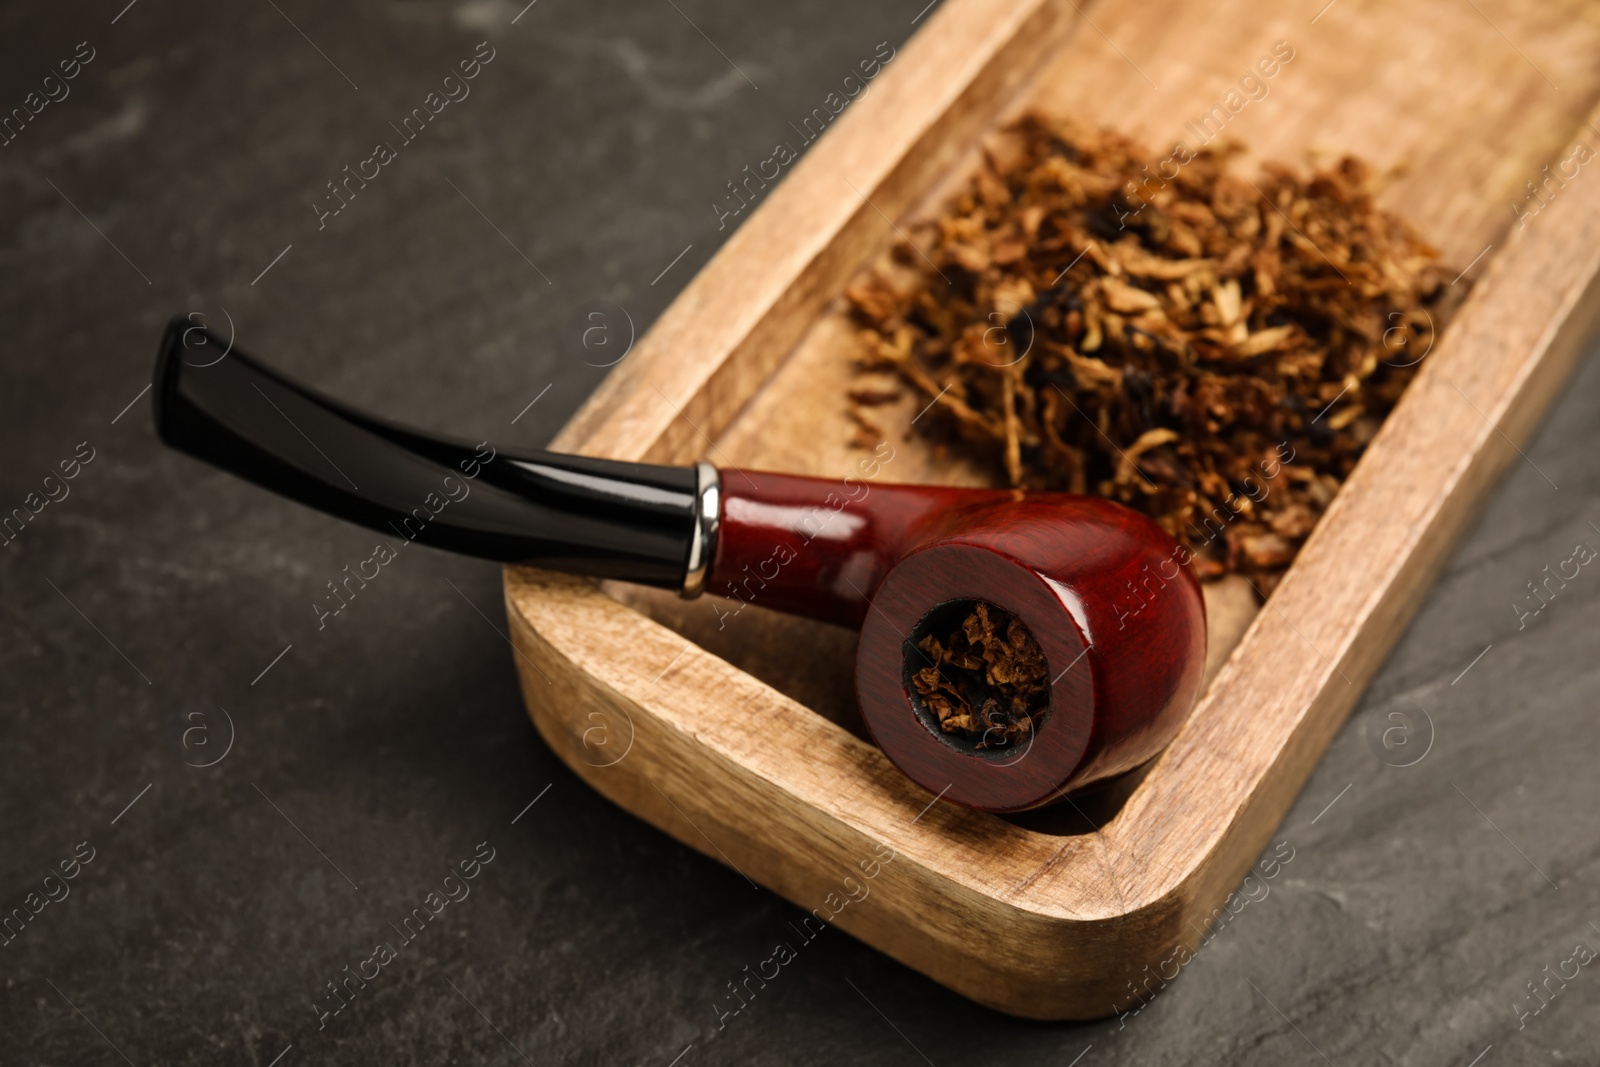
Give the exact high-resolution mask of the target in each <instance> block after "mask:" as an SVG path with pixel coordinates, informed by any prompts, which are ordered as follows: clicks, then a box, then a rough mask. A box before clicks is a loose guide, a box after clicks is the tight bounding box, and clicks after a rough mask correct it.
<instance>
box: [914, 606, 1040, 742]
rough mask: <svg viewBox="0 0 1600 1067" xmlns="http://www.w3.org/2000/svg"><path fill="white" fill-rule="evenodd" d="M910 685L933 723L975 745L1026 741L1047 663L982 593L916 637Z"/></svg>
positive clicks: (1029, 637) (1023, 630)
mask: <svg viewBox="0 0 1600 1067" xmlns="http://www.w3.org/2000/svg"><path fill="white" fill-rule="evenodd" d="M917 648H918V650H920V652H921V654H922V655H921V659H920V660H919V662H921V663H923V664H925V665H924V666H922V667H921V668H920V669H918V670H916V671H915V672H913V673H912V675H911V684H912V687H913V688H915V689H916V691H917V695H918V696H919V697H921V698H922V705H923V707H925V708H927V709H928V711H929V712H931V713H932V714H933V716H934V717H935V718H936V719H937V720H938V723H939V729H941V730H943V731H944V732H945V733H947V734H955V735H956V736H958V737H961V738H963V739H964V740H967V741H971V742H973V744H974V745H975V747H977V748H1000V747H1005V746H1010V745H1018V744H1022V743H1023V742H1025V741H1027V740H1028V739H1029V738H1030V737H1031V736H1032V734H1033V731H1034V729H1035V727H1037V726H1038V725H1039V722H1040V719H1041V718H1042V716H1043V714H1044V711H1045V709H1046V707H1047V705H1048V702H1049V688H1050V686H1049V677H1050V672H1049V667H1048V666H1047V665H1046V663H1045V658H1044V652H1043V651H1042V650H1041V649H1040V648H1039V642H1038V641H1037V640H1036V639H1035V638H1034V636H1033V634H1031V633H1029V632H1028V628H1027V627H1026V626H1024V625H1023V624H1022V621H1021V620H1020V619H1017V618H1015V617H1014V616H1012V615H1010V614H1009V613H1007V612H1005V611H1002V610H1001V609H999V608H997V607H995V606H994V605H993V604H988V603H985V602H984V601H981V600H976V601H973V602H971V605H970V606H969V607H967V609H966V611H965V612H964V613H962V614H960V615H959V616H958V617H957V618H956V619H955V620H954V625H951V626H949V627H936V628H935V630H934V632H931V633H928V634H926V635H925V636H923V638H922V639H921V640H920V641H918V642H917Z"/></svg>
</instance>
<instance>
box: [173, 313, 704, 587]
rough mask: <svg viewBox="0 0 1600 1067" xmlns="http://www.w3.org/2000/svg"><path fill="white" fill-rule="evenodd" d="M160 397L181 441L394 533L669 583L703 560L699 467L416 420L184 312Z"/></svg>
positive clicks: (289, 493) (484, 553)
mask: <svg viewBox="0 0 1600 1067" xmlns="http://www.w3.org/2000/svg"><path fill="white" fill-rule="evenodd" d="M154 402H155V418H156V431H157V433H158V434H159V435H160V437H161V440H162V441H163V442H165V443H166V444H167V445H169V446H171V447H172V448H176V449H179V450H181V451H183V452H187V453H189V454H190V455H191V456H194V457H196V458H198V459H202V460H205V461H206V462H207V463H210V464H213V465H215V466H217V467H221V468H222V469H223V470H226V471H230V472H232V473H233V474H237V475H239V476H240V477H242V478H246V479H248V480H250V481H252V482H255V483H256V484H257V485H259V486H261V487H263V488H265V489H270V490H271V491H273V492H274V493H278V494H280V495H282V496H286V497H289V498H290V499H291V500H297V501H299V502H300V503H302V504H307V505H309V506H311V507H314V508H317V509H318V510H320V511H325V512H327V513H328V514H330V515H336V516H338V517H339V518H341V519H347V520H349V521H350V522H354V523H359V524H360V525H362V526H366V527H368V528H369V529H373V530H377V531H379V532H380V533H382V534H383V535H385V536H386V537H387V538H391V539H393V538H405V539H406V540H410V541H419V542H421V543H423V544H428V545H433V546H434V547H435V548H443V549H446V550H448V551H451V552H460V553H463V554H466V555H469V556H480V557H482V558H484V559H492V560H499V561H501V562H503V563H528V564H532V565H535V566H539V567H547V568H550V569H553V570H562V571H570V572H573V573H577V574H587V575H593V576H595V577H600V578H617V579H622V580H624V581H630V582H639V583H642V584H645V585H655V586H662V587H665V588H669V589H683V588H684V587H685V578H686V576H688V575H689V574H690V572H691V571H692V570H693V569H694V567H700V568H702V569H703V566H704V563H705V562H706V561H705V559H704V552H703V551H700V549H701V548H702V547H703V546H700V545H698V544H697V539H699V538H700V537H701V536H702V534H701V527H700V525H699V523H698V521H697V516H698V515H699V507H700V504H701V499H700V498H701V487H700V485H699V482H700V481H701V480H702V477H703V476H702V475H701V474H700V473H698V472H697V470H696V469H695V468H692V467H682V468H680V467H661V466H653V465H647V464H641V463H624V462H621V461H618V460H605V459H590V458H587V457H583V456H569V455H559V454H556V453H552V452H543V451H528V450H517V451H511V450H507V449H501V448H497V447H496V446H495V445H493V444H492V443H491V442H488V441H485V442H483V443H481V444H478V445H470V444H465V443H462V442H457V441H451V440H448V439H445V438H440V437H432V436H428V435H425V434H421V433H418V432H416V431H414V430H408V429H406V428H404V427H401V426H396V425H394V424H392V423H389V422H387V421H385V420H382V419H378V418H374V417H373V416H371V415H366V414H363V413H361V412H359V411H356V410H354V409H353V408H349V407H346V406H345V405H343V404H340V403H339V402H337V401H335V400H332V399H330V398H328V397H325V396H322V395H321V394H320V393H317V392H316V391H314V390H312V389H310V388H308V387H306V386H304V385H301V384H299V383H297V382H294V381H291V380H290V379H289V378H287V377H285V376H283V375H282V374H279V373H278V372H277V371H274V370H273V369H272V368H270V367H268V366H265V365H264V364H261V363H258V362H257V361H255V360H253V359H251V358H250V357H249V356H246V355H245V354H244V353H243V352H241V351H239V350H238V349H237V348H232V347H231V343H229V342H225V341H223V340H222V339H221V338H219V337H217V336H216V335H215V334H213V333H211V332H210V331H209V330H207V329H205V328H204V327H202V326H198V325H195V324H194V323H193V322H191V321H189V320H187V319H175V320H173V322H172V323H171V324H170V325H169V326H168V327H167V331H166V334H165V336H163V338H162V341H161V353H160V356H159V357H158V358H157V360H156V369H155V389H154ZM691 552H693V554H694V555H695V556H696V557H699V559H698V561H697V562H694V565H693V566H691V562H692V561H691V558H690V557H691Z"/></svg>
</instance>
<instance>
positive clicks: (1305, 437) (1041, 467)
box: [847, 116, 1465, 596]
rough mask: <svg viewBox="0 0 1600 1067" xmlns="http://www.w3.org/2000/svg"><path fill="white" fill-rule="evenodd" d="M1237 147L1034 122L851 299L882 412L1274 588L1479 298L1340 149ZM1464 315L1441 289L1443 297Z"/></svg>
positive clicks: (1009, 138)
mask: <svg viewBox="0 0 1600 1067" xmlns="http://www.w3.org/2000/svg"><path fill="white" fill-rule="evenodd" d="M1236 151H1237V147H1236V146H1226V147H1208V148H1205V149H1202V150H1200V151H1199V152H1197V153H1195V152H1190V151H1189V150H1188V149H1185V148H1182V146H1179V149H1178V150H1177V151H1175V152H1174V153H1173V154H1172V155H1171V156H1170V157H1168V158H1166V159H1162V160H1160V161H1159V162H1157V158H1158V157H1154V156H1151V155H1149V154H1148V153H1146V152H1145V151H1144V150H1142V149H1141V148H1140V147H1139V146H1137V145H1136V144H1134V143H1132V142H1131V141H1129V140H1127V139H1126V138H1123V137H1121V136H1118V135H1116V134H1112V133H1106V132H1094V131H1086V130H1082V129H1079V128H1076V127H1072V126H1066V125H1062V124H1060V123H1055V122H1052V121H1049V120H1046V119H1044V118H1041V117H1039V116H1028V117H1025V118H1023V119H1022V120H1020V121H1019V122H1018V123H1016V124H1015V125H1014V126H1012V127H1010V128H1009V129H1008V130H1007V131H1006V133H1005V136H1004V137H1003V138H1002V140H1001V141H1000V143H999V144H998V145H997V146H996V147H994V148H992V149H991V150H990V151H989V152H988V153H987V155H986V159H985V165H984V166H983V167H982V168H981V169H980V172H979V173H978V174H977V176H976V177H975V178H974V179H973V180H972V181H971V183H970V184H969V186H968V187H967V188H966V190H965V191H964V192H963V193H961V194H960V195H959V196H958V197H956V199H955V200H954V202H953V203H951V204H950V205H949V206H948V208H947V210H946V213H945V214H944V216H943V217H942V218H940V219H938V220H937V222H936V223H934V224H931V225H930V226H929V227H927V228H926V229H925V230H924V231H922V233H921V239H919V240H918V241H917V243H916V244H915V245H913V244H909V243H908V244H902V245H901V246H900V247H899V248H897V249H896V251H895V254H894V262H893V263H891V264H889V265H887V266H885V267H883V268H882V269H879V270H877V271H875V272H873V273H872V274H871V275H869V276H867V277H866V278H864V279H862V280H860V281H858V282H856V283H855V284H853V285H852V286H851V287H850V288H849V290H848V292H847V297H848V300H849V301H850V304H851V306H852V310H853V312H854V314H855V315H856V317H857V318H858V321H859V322H860V323H861V324H862V325H864V326H865V327H866V328H865V329H864V330H863V331H862V338H863V342H864V346H865V352H864V354H863V356H862V357H861V358H860V360H859V370H860V373H861V375H862V376H861V377H860V378H859V379H858V382H857V385H856V387H855V388H853V389H852V390H851V394H850V409H851V414H852V416H853V418H854V419H855V421H856V423H857V425H858V433H857V440H858V442H865V441H877V440H881V439H882V431H881V429H880V428H879V427H878V426H877V425H876V424H875V423H874V421H873V419H872V416H871V413H870V410H869V409H870V408H871V407H872V406H874V405H878V404H883V403H888V402H890V401H891V400H893V399H896V398H897V396H898V395H899V388H900V387H899V384H898V383H897V382H896V380H895V379H896V378H898V379H899V380H900V381H903V382H904V383H907V384H909V385H910V386H911V387H912V388H913V389H914V390H915V391H916V393H918V394H919V397H920V399H918V401H917V406H918V407H921V406H922V405H923V404H924V403H926V404H930V405H931V407H930V409H929V411H928V413H927V417H925V418H920V417H919V419H918V420H917V421H918V426H917V429H918V432H920V433H924V434H928V435H931V436H933V437H934V438H935V439H936V440H937V441H939V442H941V443H947V444H952V445H954V446H955V447H957V448H959V449H961V450H962V451H964V452H965V453H966V454H968V455H970V456H974V457H976V458H978V459H980V460H982V461H984V462H986V463H989V464H992V465H993V466H994V467H995V469H996V473H997V475H1003V477H1004V479H1005V480H1006V481H1007V482H1009V484H1011V485H1012V486H1022V487H1028V488H1037V489H1057V490H1067V491H1070V492H1077V493H1085V492H1088V493H1096V494H1099V495H1101V496H1106V497H1110V498H1112V499H1114V500H1118V501H1121V502H1122V503H1124V504H1127V505H1129V506H1131V507H1133V508H1135V509H1137V510H1139V511H1142V512H1144V513H1145V514H1147V515H1150V516H1151V517H1153V518H1154V519H1156V520H1157V521H1158V522H1159V523H1160V524H1161V525H1162V526H1164V527H1165V528H1166V529H1167V531H1168V532H1169V533H1171V534H1172V535H1173V536H1174V537H1175V538H1177V539H1178V540H1179V541H1180V542H1181V543H1183V544H1184V545H1185V546H1186V547H1187V548H1188V549H1189V550H1190V552H1192V553H1193V555H1194V565H1195V567H1196V574H1197V576H1198V577H1200V578H1202V579H1204V578H1212V577H1216V576H1219V575H1221V574H1224V573H1230V572H1236V573H1242V574H1244V575H1246V576H1247V577H1249V578H1251V580H1252V581H1253V582H1254V583H1255V585H1256V588H1257V590H1258V592H1259V593H1260V594H1261V595H1262V596H1265V595H1267V594H1268V593H1270V592H1271V590H1272V588H1273V586H1275V585H1276V583H1277V580H1278V578H1279V577H1280V576H1281V574H1282V572H1283V570H1284V569H1285V568H1286V567H1287V566H1288V564H1289V562H1290V560H1292V559H1293V557H1294V554H1295V552H1296V551H1297V549H1298V548H1299V546H1300V545H1301V543H1302V542H1303V541H1304V540H1305V538H1306V536H1307V535H1308V534H1309V533H1310V532H1311V529H1312V527H1313V526H1314V525H1315V524H1316V522H1317V520H1318V518H1319V517H1320V516H1321V515H1322V513H1323V512H1324V511H1325V510H1326V508H1327V507H1328V504H1329V502H1330V501H1331V500H1332V499H1333V496H1334V493H1335V492H1337V491H1338V489H1339V486H1340V484H1341V483H1342V482H1343V481H1344V479H1345V478H1346V477H1347V476H1348V475H1349V473H1350V471H1351V469H1352V468H1353V467H1354V466H1355V463H1356V460H1357V459H1358V458H1359V457H1360V455H1361V453H1362V451H1363V449H1364V448H1365V447H1366V445H1367V443H1368V442H1369V441H1371V440H1372V437H1373V435H1374V434H1375V433H1376V432H1377V429H1378V426H1379V424H1380V423H1381V422H1382V420H1383V418H1384V416H1385V415H1387V414H1388V413H1389V411H1390V409H1391V408H1393V406H1394V404H1395V402H1396V401H1397V400H1398V399H1399V396H1400V393H1401V391H1402V390H1403V389H1404V388H1405V386H1406V384H1407V383H1408V382H1409V381H1410V380H1411V378H1412V376H1413V374H1414V373H1415V369H1416V365H1417V363H1418V362H1420V360H1421V358H1422V356H1424V355H1426V354H1427V352H1428V351H1429V349H1430V348H1431V347H1432V345H1433V342H1434V337H1435V334H1436V333H1437V331H1439V330H1440V329H1442V328H1443V326H1444V319H1445V317H1446V315H1447V313H1448V311H1449V309H1450V308H1452V307H1453V306H1454V305H1455V303H1457V302H1458V301H1459V295H1460V294H1461V292H1462V291H1464V289H1465V284H1463V285H1461V286H1458V287H1456V288H1455V289H1453V290H1452V289H1451V287H1450V286H1448V285H1446V284H1445V282H1446V280H1448V279H1449V277H1450V273H1448V272H1446V271H1445V270H1444V268H1443V267H1441V266H1439V265H1438V264H1437V263H1436V262H1435V257H1436V253H1435V252H1434V250H1433V249H1431V248H1430V247H1428V246H1427V245H1426V244H1424V243H1423V242H1422V241H1421V240H1420V239H1419V238H1418V237H1417V236H1416V235H1414V234H1413V233H1412V232H1411V230H1410V229H1408V228H1407V227H1406V225H1405V224H1404V223H1402V222H1401V221H1399V220H1398V219H1396V218H1394V217H1392V216H1390V215H1388V214H1386V213H1385V212H1383V211H1381V210H1379V209H1378V207H1377V206H1376V205H1375V203H1374V199H1373V197H1374V194H1375V192H1376V188H1375V186H1376V182H1375V179H1374V176H1373V174H1372V172H1371V170H1370V169H1369V168H1368V166H1367V165H1365V164H1363V163H1362V162H1360V161H1358V160H1356V159H1351V158H1346V159H1344V160H1342V161H1340V162H1339V163H1338V164H1336V165H1334V166H1332V167H1329V168H1326V169H1322V170H1318V171H1316V172H1315V173H1313V174H1312V175H1311V176H1310V177H1309V178H1305V177H1302V176H1301V175H1299V174H1298V173H1297V172H1295V171H1294V170H1292V169H1290V168H1288V167H1285V166H1282V165H1275V164H1268V165H1266V166H1264V167H1263V168H1262V171H1261V173H1260V175H1259V176H1258V177H1257V178H1256V179H1255V180H1254V181H1252V180H1250V179H1248V178H1246V177H1243V176H1241V175H1237V174H1234V173H1231V172H1230V171H1229V170H1228V169H1227V164H1228V158H1229V156H1230V155H1232V154H1234V153H1235V152H1236ZM1447 291H1448V292H1451V293H1453V294H1455V297H1456V299H1447V297H1446V293H1447Z"/></svg>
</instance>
